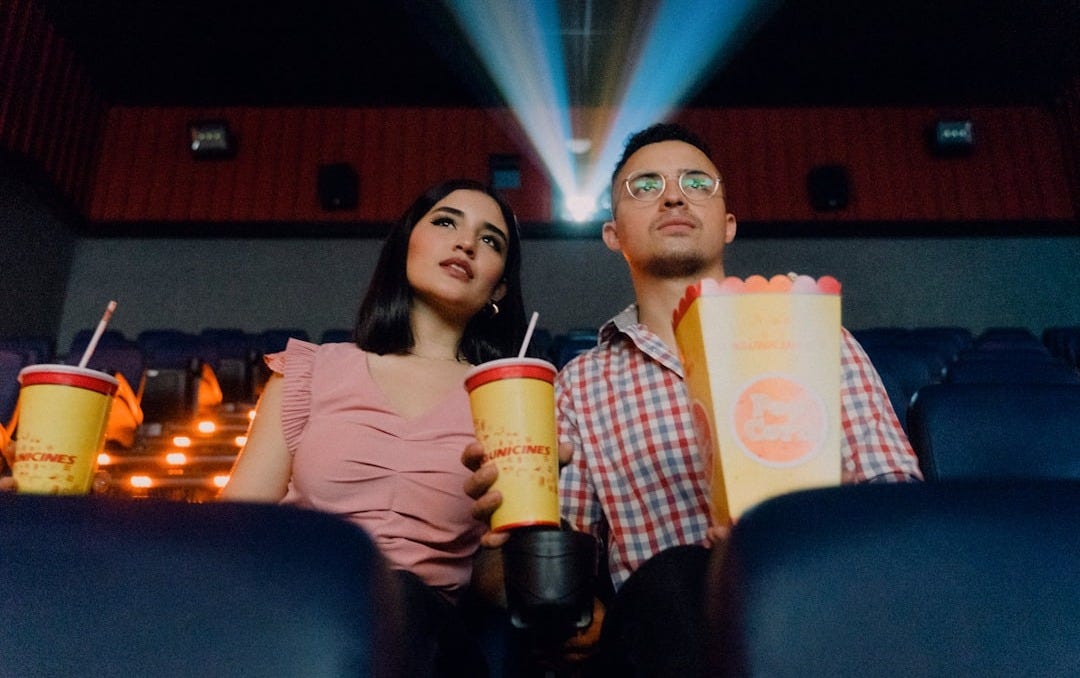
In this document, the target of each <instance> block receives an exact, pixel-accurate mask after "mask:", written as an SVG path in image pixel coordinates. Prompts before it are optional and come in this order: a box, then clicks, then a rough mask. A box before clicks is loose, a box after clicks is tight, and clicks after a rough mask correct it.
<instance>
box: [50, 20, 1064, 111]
mask: <svg viewBox="0 0 1080 678" xmlns="http://www.w3.org/2000/svg"><path fill="white" fill-rule="evenodd" d="M494 1H495V2H522V3H524V2H526V1H528V0H494ZM677 1H682V2H685V1H686V0H677ZM697 1H698V2H723V1H727V0H697ZM39 2H40V3H41V4H42V6H43V7H44V8H45V9H46V11H47V14H48V16H49V18H50V19H51V21H52V22H53V23H54V25H55V26H56V27H57V28H58V29H59V31H60V32H61V33H62V34H64V35H65V36H67V38H68V40H69V41H70V43H71V44H72V46H73V48H74V49H75V50H76V53H77V54H78V55H79V57H80V61H81V62H82V63H84V64H85V65H86V66H87V67H88V68H90V70H91V72H92V74H93V75H94V77H95V78H96V80H97V82H98V84H99V86H100V88H101V89H102V91H103V92H104V93H105V95H106V97H107V99H108V100H109V101H110V103H114V104H127V105H207V106H213V105H259V106H275V105H350V106H367V105H370V106H498V105H502V101H501V99H500V98H499V95H498V92H497V90H496V89H495V87H494V86H493V85H492V82H491V80H490V79H489V78H488V77H487V75H486V74H485V73H484V70H483V68H482V67H481V66H480V65H479V62H478V60H477V59H476V58H475V57H474V56H473V55H472V53H471V51H470V49H469V47H468V44H467V42H466V41H465V40H464V39H463V38H462V36H461V34H460V33H459V32H458V31H457V30H456V28H455V25H454V22H453V21H452V19H451V18H450V15H449V13H448V11H447V10H446V9H445V8H444V6H443V4H442V2H441V0H416V1H413V2H406V1H401V2H391V1H380V0H172V1H170V2H165V1H162V0H93V1H88V0H39ZM557 5H558V8H559V12H560V16H561V23H562V28H563V32H562V41H563V50H564V54H566V55H568V57H567V60H568V61H574V63H568V64H567V71H568V73H570V75H571V76H572V81H571V83H570V86H571V94H572V96H574V93H575V91H577V90H575V80H574V79H575V78H588V77H595V74H593V73H591V71H590V68H591V67H590V65H589V64H588V62H587V55H588V54H590V53H595V51H596V49H601V48H603V46H604V44H603V43H605V42H607V41H611V40H612V39H613V36H612V32H611V26H612V25H613V21H612V20H611V17H612V16H614V15H616V14H625V13H626V12H635V13H640V12H644V11H648V10H649V8H651V7H653V6H654V5H655V3H653V2H648V1H647V0H636V1H630V0H624V1H623V2H619V1H618V0H557ZM687 6H688V7H692V4H691V3H689V2H688V3H687ZM766 7H767V11H765V10H763V11H762V15H763V16H762V18H761V20H760V21H759V22H758V23H757V25H756V26H754V27H752V28H747V29H745V30H743V31H740V40H741V43H740V45H739V46H738V47H737V49H736V50H735V51H734V53H733V54H731V55H730V58H728V59H726V60H725V61H724V62H720V63H717V64H716V65H715V66H714V68H713V70H712V72H711V75H710V76H709V77H708V78H707V80H706V81H705V82H704V83H703V84H702V86H701V87H700V89H698V90H696V92H695V94H693V96H692V97H691V98H690V99H689V100H688V101H685V102H682V103H683V104H684V105H688V106H755V105H759V106H795V105H811V106H817V105H824V106H829V105H923V104H925V105H979V104H987V105H996V104H1026V103H1035V104H1039V103H1048V102H1051V101H1052V100H1053V98H1054V96H1055V95H1056V94H1058V93H1059V92H1061V90H1062V88H1063V87H1064V86H1065V84H1066V83H1068V82H1069V81H1070V80H1071V79H1072V78H1074V77H1076V76H1077V74H1078V73H1080V47H1078V42H1080V0H910V1H908V2H901V1H897V0H787V1H786V2H785V1H782V0H775V1H773V2H772V4H771V5H769V4H768V0H766ZM583 26H590V27H591V29H590V30H587V31H583V30H581V29H582V27H583ZM594 48H595V49H594ZM574 98H575V99H577V100H576V101H575V103H585V104H590V103H597V102H590V101H587V100H582V97H581V96H574Z"/></svg>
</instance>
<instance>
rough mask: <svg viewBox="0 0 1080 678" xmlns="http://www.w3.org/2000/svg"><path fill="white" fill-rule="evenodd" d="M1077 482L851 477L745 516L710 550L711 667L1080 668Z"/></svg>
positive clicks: (1030, 672) (767, 670)
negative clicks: (851, 481)
mask: <svg viewBox="0 0 1080 678" xmlns="http://www.w3.org/2000/svg"><path fill="white" fill-rule="evenodd" d="M1078 553H1080V482H1075V481H1008V482H977V483H948V484H945V483H940V484H921V483H914V484H906V485H894V484H880V485H854V486H844V487H835V488H828V489H820V490H811V491H804V492H799V493H795V494H788V495H785V496H781V497H778V498H776V499H773V500H769V501H767V502H765V503H762V504H760V505H758V506H757V507H755V508H754V509H752V510H751V511H749V512H747V513H745V514H743V516H742V518H740V520H739V521H738V522H737V523H736V524H735V526H734V528H733V530H732V534H731V536H730V538H729V540H728V541H727V542H726V543H725V544H724V545H723V546H722V547H717V548H715V549H714V550H713V553H712V554H711V559H710V562H709V569H708V584H707V591H708V594H707V596H706V602H705V605H706V615H707V618H708V625H707V629H708V638H709V643H708V648H707V649H708V652H709V657H710V663H711V670H710V672H709V674H708V675H711V676H712V675H715V676H740V677H748V678H756V677H759V676H770V677H792V678H806V677H809V676H829V677H830V678H885V677H889V678H892V677H894V676H905V677H906V678H911V677H941V676H957V677H958V676H979V677H980V678H1006V677H1007V678H1014V677H1015V676H1075V675H1076V674H1077V667H1078V666H1080V633H1077V629H1078V628H1080V605H1078V604H1077V601H1080V558H1077V554H1078Z"/></svg>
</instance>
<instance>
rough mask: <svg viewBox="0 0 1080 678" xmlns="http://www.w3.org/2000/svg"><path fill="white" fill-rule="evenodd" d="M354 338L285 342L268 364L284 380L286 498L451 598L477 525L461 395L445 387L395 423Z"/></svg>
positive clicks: (465, 574)
mask: <svg viewBox="0 0 1080 678" xmlns="http://www.w3.org/2000/svg"><path fill="white" fill-rule="evenodd" d="M367 356H368V354H367V353H366V352H365V351H363V350H361V349H360V348H358V347H357V346H356V345H354V344H323V345H321V346H319V345H316V344H310V343H308V342H306V341H299V340H296V339H291V340H290V341H289V343H288V345H287V347H286V349H285V351H283V352H281V353H275V354H272V355H269V356H267V359H266V363H267V365H269V366H270V369H272V370H273V371H275V372H278V373H281V374H283V375H284V376H285V390H284V395H283V401H282V405H281V417H282V424H283V428H284V432H285V441H286V443H287V444H288V447H289V451H290V452H291V453H292V455H293V465H292V477H291V478H290V480H289V489H288V492H287V493H286V495H285V498H284V499H282V503H284V504H294V505H297V506H302V507H305V508H312V509H316V510H320V511H325V512H329V513H334V514H337V515H340V516H342V517H344V518H346V519H348V520H351V521H352V522H354V523H356V524H357V525H359V526H360V527H362V528H364V530H365V531H367V533H368V534H370V535H371V536H372V537H373V538H374V540H375V542H376V543H377V544H378V545H379V548H380V549H381V550H382V552H383V554H384V555H385V556H386V558H387V559H388V560H389V561H390V564H391V566H392V567H395V568H397V569H402V570H408V571H410V572H412V573H414V574H416V575H417V576H418V577H420V578H421V579H422V580H423V581H425V582H426V583H427V584H428V585H429V586H431V587H433V588H435V589H437V590H439V591H441V592H443V593H444V594H445V595H447V596H448V597H450V598H452V599H453V598H455V597H456V596H457V594H458V593H459V592H460V591H461V589H462V588H463V587H464V586H465V585H466V584H468V582H469V577H470V575H471V573H472V557H473V554H474V553H475V552H476V549H477V548H478V546H479V544H480V535H481V534H483V531H484V526H483V525H482V524H481V523H480V522H479V521H477V520H475V519H474V518H473V517H472V516H471V515H470V513H469V511H470V508H471V507H472V500H471V499H469V497H468V496H467V495H466V494H465V491H464V489H463V485H464V482H465V478H466V477H467V475H468V474H469V470H468V469H466V468H465V467H464V466H463V465H462V464H461V451H462V450H463V449H464V448H465V445H466V444H467V443H469V442H470V441H471V440H473V439H474V438H475V433H474V431H473V424H472V416H471V414H470V412H469V400H468V395H467V394H466V392H465V388H464V386H462V387H460V388H453V389H450V391H449V392H448V393H447V394H446V396H445V398H444V399H443V400H442V401H441V402H440V403H439V404H437V405H436V406H435V407H433V408H432V409H431V410H430V411H429V412H427V413H426V414H424V415H421V416H419V417H417V418H415V419H403V418H402V417H401V416H399V415H398V414H397V413H396V412H394V410H393V408H392V407H391V406H390V404H389V402H388V401H387V399H386V398H385V397H384V396H383V393H382V391H381V390H380V389H379V387H378V385H376V383H375V381H374V380H373V379H372V378H371V373H370V372H369V370H368V363H367Z"/></svg>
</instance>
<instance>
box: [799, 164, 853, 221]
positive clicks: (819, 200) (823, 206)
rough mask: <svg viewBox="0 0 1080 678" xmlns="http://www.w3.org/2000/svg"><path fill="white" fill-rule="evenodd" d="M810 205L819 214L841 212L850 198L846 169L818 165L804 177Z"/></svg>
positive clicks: (837, 166) (839, 166)
mask: <svg viewBox="0 0 1080 678" xmlns="http://www.w3.org/2000/svg"><path fill="white" fill-rule="evenodd" d="M806 188H807V192H808V193H809V194H810V205H811V206H812V207H813V208H814V209H815V210H817V211H819V212H831V211H834V210H842V209H844V208H845V207H847V206H848V201H849V200H850V197H851V188H850V182H849V181H848V173H847V169H846V168H845V167H844V166H843V165H819V166H817V167H815V168H813V169H811V170H810V172H809V173H808V174H807V175H806Z"/></svg>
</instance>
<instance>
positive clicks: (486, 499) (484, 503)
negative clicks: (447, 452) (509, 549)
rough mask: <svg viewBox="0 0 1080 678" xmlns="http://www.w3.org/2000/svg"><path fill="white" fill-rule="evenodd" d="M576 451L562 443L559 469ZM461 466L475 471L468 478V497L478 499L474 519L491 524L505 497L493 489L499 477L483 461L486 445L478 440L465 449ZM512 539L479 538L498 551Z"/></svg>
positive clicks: (488, 535)
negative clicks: (492, 515)
mask: <svg viewBox="0 0 1080 678" xmlns="http://www.w3.org/2000/svg"><path fill="white" fill-rule="evenodd" d="M573 452H574V450H573V448H572V447H571V446H570V445H567V444H565V443H559V466H563V465H565V464H567V463H569V461H570V457H571V456H572V455H573ZM461 463H462V464H464V465H465V467H466V468H468V469H469V470H470V471H472V475H470V476H469V477H468V478H466V479H465V494H467V495H469V496H470V497H472V498H473V499H475V500H476V501H475V502H474V503H473V507H472V516H473V518H476V519H477V520H479V521H480V522H482V523H490V522H491V514H492V513H495V509H497V508H499V506H500V505H501V504H502V494H500V493H499V491H498V490H493V489H491V486H492V485H493V484H494V483H495V479H496V478H498V477H499V468H498V467H497V466H496V465H495V464H494V463H491V462H488V463H485V462H484V446H483V445H481V444H480V442H479V441H473V442H471V443H469V444H468V445H466V446H465V449H464V450H463V451H462V453H461ZM509 538H510V535H509V534H507V533H505V532H492V531H491V530H488V531H487V532H486V533H485V534H484V536H483V537H481V538H480V544H481V545H483V546H486V547H488V548H498V547H500V546H502V545H503V544H505V543H506V540H507V539H509Z"/></svg>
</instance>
